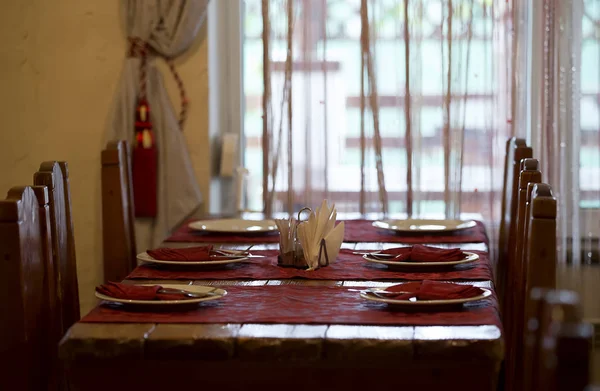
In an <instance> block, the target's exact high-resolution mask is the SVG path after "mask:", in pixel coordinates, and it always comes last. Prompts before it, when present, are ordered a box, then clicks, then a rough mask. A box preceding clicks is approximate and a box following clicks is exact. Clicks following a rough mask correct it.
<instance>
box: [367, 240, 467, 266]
mask: <svg viewBox="0 0 600 391" xmlns="http://www.w3.org/2000/svg"><path fill="white" fill-rule="evenodd" d="M379 252H380V253H383V254H394V255H400V256H399V257H398V258H395V259H392V261H398V262H403V261H414V262H453V261H460V260H463V259H465V254H464V253H463V252H462V250H461V249H459V248H450V249H444V248H436V247H428V246H423V245H421V244H415V245H414V246H412V247H396V248H390V249H387V250H383V251H379Z"/></svg>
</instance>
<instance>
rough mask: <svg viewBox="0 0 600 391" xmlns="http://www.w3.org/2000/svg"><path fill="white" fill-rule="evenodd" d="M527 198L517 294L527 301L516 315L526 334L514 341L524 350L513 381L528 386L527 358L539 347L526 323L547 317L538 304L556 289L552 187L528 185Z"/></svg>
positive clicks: (538, 335)
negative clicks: (533, 342) (532, 344)
mask: <svg viewBox="0 0 600 391" xmlns="http://www.w3.org/2000/svg"><path fill="white" fill-rule="evenodd" d="M526 195H527V203H526V216H525V218H526V220H525V228H524V230H525V232H526V233H527V234H526V241H525V242H524V243H523V261H524V262H523V268H522V270H523V276H522V277H521V282H522V285H521V287H520V292H518V293H517V294H518V295H519V296H520V297H524V298H528V300H526V301H525V302H524V303H523V304H522V305H520V306H519V309H520V310H521V311H522V312H521V313H520V314H517V316H520V317H521V318H522V319H523V320H522V323H521V325H523V326H522V327H521V330H523V332H524V333H525V334H524V335H523V336H522V337H521V338H522V339H521V340H517V342H516V343H517V346H519V347H520V346H522V347H523V350H518V351H517V354H519V356H518V360H517V367H516V368H517V370H516V371H517V375H516V380H515V381H516V382H519V383H523V384H528V382H529V381H530V380H529V379H528V376H529V374H530V373H531V372H532V371H534V369H531V368H530V365H531V364H530V363H531V362H533V363H535V362H536V358H535V357H533V359H530V358H531V356H532V354H537V353H532V351H535V350H536V349H537V350H539V347H532V346H531V341H529V342H528V341H527V338H528V337H527V333H528V332H529V331H528V329H529V328H530V327H531V325H528V324H527V322H529V320H531V319H536V318H537V319H542V320H544V319H545V318H544V317H545V316H550V315H549V314H546V313H545V312H543V311H545V310H544V309H543V308H541V307H540V305H545V304H539V301H544V300H546V299H545V297H546V296H547V292H550V291H552V290H554V289H555V288H556V212H557V203H556V198H554V196H553V194H552V188H551V187H550V186H549V185H547V184H545V183H530V184H529V185H528V189H527V193H526ZM534 288H535V289H534ZM540 292H542V293H540ZM517 294H516V295H517ZM563 296H564V297H567V296H565V295H563ZM531 298H533V299H531ZM536 300H537V301H536ZM536 303H537V304H536ZM539 327H542V326H539ZM543 331H544V329H539V330H538V332H540V333H541V332H543ZM529 338H531V337H529ZM536 338H538V339H540V338H542V335H541V334H537V335H536ZM536 346H537V345H536ZM532 349H533V350H532Z"/></svg>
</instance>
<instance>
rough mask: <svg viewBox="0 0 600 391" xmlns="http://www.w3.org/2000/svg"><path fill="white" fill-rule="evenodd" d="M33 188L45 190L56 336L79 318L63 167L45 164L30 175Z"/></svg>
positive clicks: (66, 174)
mask: <svg viewBox="0 0 600 391" xmlns="http://www.w3.org/2000/svg"><path fill="white" fill-rule="evenodd" d="M33 183H34V184H35V185H36V186H46V187H47V188H48V206H49V214H50V231H51V239H50V240H51V242H52V255H53V258H54V267H55V271H54V272H55V273H56V280H55V281H56V286H57V292H58V298H57V299H58V303H57V307H58V312H59V313H60V314H59V316H60V322H59V323H60V334H61V335H63V334H64V333H65V332H66V331H67V330H68V329H69V327H71V326H72V325H73V324H74V323H75V322H77V321H78V320H79V318H80V314H79V287H78V281H77V260H76V257H75V238H74V233H73V220H72V213H71V190H70V184H69V171H68V167H67V163H65V162H56V161H48V162H43V163H42V164H41V165H40V168H39V171H37V172H36V173H35V174H34V175H33Z"/></svg>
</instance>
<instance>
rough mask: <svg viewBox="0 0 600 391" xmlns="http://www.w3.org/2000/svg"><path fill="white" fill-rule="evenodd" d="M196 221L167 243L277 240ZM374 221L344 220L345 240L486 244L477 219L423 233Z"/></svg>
mask: <svg viewBox="0 0 600 391" xmlns="http://www.w3.org/2000/svg"><path fill="white" fill-rule="evenodd" d="M193 221H195V220H188V221H186V222H184V223H183V224H182V225H181V226H180V227H179V228H178V229H177V230H175V231H174V232H173V234H172V235H171V236H169V237H168V238H167V239H166V241H167V242H198V243H278V242H279V233H277V232H273V233H267V234H264V233H256V234H245V235H232V234H227V233H223V234H218V233H205V232H198V231H194V230H191V229H190V228H189V227H188V224H189V223H191V222H193ZM372 223H373V220H345V224H346V226H345V233H344V241H345V242H384V243H386V242H387V243H407V244H419V243H487V242H488V239H487V235H486V233H485V227H484V225H483V223H481V222H480V221H478V222H477V226H476V227H473V228H469V229H465V230H461V231H454V232H445V233H440V234H432V233H428V234H424V233H423V232H417V233H414V234H411V233H395V232H390V231H386V230H382V229H378V228H375V227H373V225H372Z"/></svg>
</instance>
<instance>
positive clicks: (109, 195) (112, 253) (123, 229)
mask: <svg viewBox="0 0 600 391" xmlns="http://www.w3.org/2000/svg"><path fill="white" fill-rule="evenodd" d="M134 222H135V220H134V204H133V186H132V176H131V148H130V147H129V144H128V143H127V142H126V141H123V140H119V141H112V142H109V143H108V145H107V147H106V149H105V150H103V151H102V241H103V258H104V280H105V281H121V280H122V279H124V278H125V277H126V276H127V275H128V274H129V273H130V272H131V271H132V270H133V269H134V268H135V267H136V265H137V260H136V254H137V252H136V246H135V231H134V229H135V226H134Z"/></svg>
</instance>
